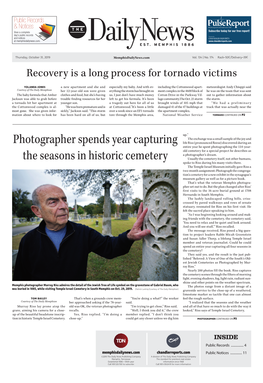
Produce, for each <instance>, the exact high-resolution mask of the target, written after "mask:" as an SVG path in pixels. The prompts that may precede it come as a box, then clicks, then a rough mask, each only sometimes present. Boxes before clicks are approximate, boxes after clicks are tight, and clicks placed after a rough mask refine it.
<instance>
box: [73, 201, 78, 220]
mask: <svg viewBox="0 0 263 383" xmlns="http://www.w3.org/2000/svg"><path fill="white" fill-rule="evenodd" d="M74 221H78V206H77V200H76V199H75V207H74Z"/></svg>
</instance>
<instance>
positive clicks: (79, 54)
mask: <svg viewBox="0 0 263 383" xmlns="http://www.w3.org/2000/svg"><path fill="white" fill-rule="evenodd" d="M8 8H9V10H8V12H9V13H8V16H7V17H6V18H7V20H8V23H7V27H6V28H5V36H6V37H5V40H6V41H5V44H6V46H7V49H6V53H5V55H4V56H3V58H2V64H3V67H4V70H3V71H2V75H3V80H4V83H5V84H6V86H5V90H3V92H2V96H3V100H2V104H3V105H4V124H3V138H4V139H3V142H2V173H3V179H4V180H5V181H4V182H3V183H2V190H1V195H2V201H8V202H4V203H3V217H2V223H1V225H2V226H1V227H2V236H3V237H2V238H3V240H2V242H3V243H4V251H3V260H4V261H3V262H4V267H3V269H2V271H3V272H2V281H3V286H2V294H3V298H2V299H3V302H4V304H3V308H4V310H3V314H2V317H3V319H4V323H5V325H4V332H3V339H4V347H3V348H4V351H5V352H4V354H6V356H5V362H4V364H5V365H6V367H7V370H8V374H9V375H10V378H9V379H8V380H9V381H12V382H13V381H17V379H19V380H20V381H23V382H24V381H27V382H33V381H41V382H42V381H47V380H49V381H51V382H55V381H58V380H59V381H65V382H69V381H72V380H79V379H81V380H90V379H96V381H98V382H101V381H104V380H106V379H107V381H110V382H112V381H116V380H117V381H118V380H120V379H123V377H124V379H125V380H127V381H129V382H130V381H134V380H135V379H141V380H142V379H150V380H151V381H153V382H157V381H159V380H160V379H169V380H170V379H172V380H173V381H177V380H178V379H184V381H186V382H190V381H192V380H193V379H194V380H198V381H199V380H201V379H202V381H204V382H208V381H210V380H211V379H213V381H216V382H219V381H221V380H222V379H224V380H226V381H227V382H230V381H233V379H235V380H237V381H239V382H245V381H247V379H253V378H252V376H255V374H256V373H257V372H258V370H259V363H260V359H259V358H260V350H259V341H260V340H259V339H260V337H259V335H258V334H259V333H260V327H259V324H260V322H262V317H260V305H261V294H260V292H261V291H262V288H261V285H260V275H261V264H262V261H261V255H262V250H261V247H260V244H259V241H260V235H259V223H260V221H259V217H260V214H261V200H260V178H261V175H260V169H259V167H260V163H261V160H260V144H261V139H260V138H261V125H262V123H261V120H260V118H259V116H261V105H260V98H259V96H260V92H261V83H262V81H261V75H260V73H261V69H260V68H261V62H262V61H261V49H260V43H259V41H258V40H259V30H258V29H259V27H258V25H259V20H258V17H259V16H258V12H259V9H256V7H253V6H252V5H251V4H247V3H243V2H241V3H240V2H237V1H234V2H226V1H222V2H221V3H220V4H215V5H213V4H211V3H210V2H207V1H205V2H203V3H199V4H197V3H196V2H193V1H190V2H188V3H183V4H182V3H180V4H177V3H175V2H171V1H164V2H161V3H150V2H144V3H143V2H138V1H134V2H132V3H126V4H124V3H121V2H113V3H112V2H104V1H102V2H99V3H98V4H88V3H86V2H83V1H79V2H77V3H76V4H73V3H63V4H61V3H59V4H58V3H55V4H52V5H51V4H50V5H49V6H43V4H41V5H40V4H37V3H33V2H32V3H31V2H28V3H25V4H20V3H18V2H14V3H12V7H8ZM7 153H8V154H7ZM132 175H135V178H137V181H136V182H135V181H134V179H133V178H131V176H132ZM113 176H115V178H114V177H113ZM85 177H86V178H85ZM103 177H104V178H103ZM87 179H88V180H89V181H88V182H90V184H91V186H92V188H93V189H95V188H97V190H99V194H98V193H97V194H94V193H93V192H92V190H93V189H92V188H91V189H92V190H91V189H90V188H89V189H87V188H86V184H85V182H86V181H87ZM85 180H86V181H85ZM101 180H103V181H101ZM123 180H124V182H126V184H128V185H131V189H132V194H131V196H130V198H129V196H127V198H126V197H125V198H126V199H125V200H124V199H121V197H120V196H118V195H117V194H116V187H117V185H118V184H120V182H121V181H123ZM125 180H128V181H125ZM103 182H104V183H103ZM42 184H53V185H56V186H58V187H60V188H62V189H63V191H64V192H65V194H66V196H67V200H68V206H69V207H71V209H70V213H69V216H70V218H69V219H70V222H73V224H74V225H75V224H77V225H82V227H83V225H85V226H90V227H91V228H93V229H95V230H96V231H100V232H102V234H103V235H104V236H105V235H108V236H111V235H112V233H113V235H114V236H117V235H119V234H120V233H122V232H124V231H126V230H130V229H131V228H132V226H133V224H134V223H135V222H136V217H137V214H138V205H136V206H137V207H135V205H134V204H135V202H136V200H139V201H140V200H141V201H143V205H144V209H146V208H147V209H148V212H147V215H146V217H145V218H144V223H143V227H142V229H143V230H150V231H151V234H148V235H147V236H146V237H144V238H143V239H142V240H140V241H136V242H135V243H134V244H133V245H132V247H131V249H130V250H129V252H128V254H127V255H122V256H120V257H118V258H116V260H118V261H117V263H114V262H115V259H113V260H105V259H104V258H102V257H100V256H98V255H94V254H92V255H90V256H89V266H88V271H87V274H86V276H87V278H86V279H84V280H63V278H62V279H60V280H56V279H54V277H52V276H53V275H55V274H53V268H52V270H49V271H50V274H48V275H50V277H47V278H46V280H45V277H43V275H46V274H44V272H43V270H44V269H45V268H46V264H45V262H49V261H48V260H49V258H50V257H51V256H50V254H49V251H47V250H43V249H40V250H39V252H42V253H45V251H46V253H45V254H44V257H43V260H42V261H41V262H43V264H41V265H39V264H37V262H36V260H35V259H33V260H32V267H31V271H32V275H33V277H32V278H31V279H30V277H28V278H27V277H25V278H22V277H21V278H17V279H16V278H15V277H14V276H13V275H14V274H13V273H14V268H15V265H16V262H18V263H19V264H20V263H21V262H20V259H19V253H18V255H17V250H18V247H19V242H20V240H21V238H22V237H23V236H24V234H25V233H26V232H27V231H28V230H33V229H34V228H35V227H37V226H38V225H39V224H40V222H41V220H42V218H43V217H42V216H41V215H39V216H34V217H33V215H32V217H31V218H29V219H28V221H27V219H26V218H23V214H22V213H21V212H20V213H19V214H17V209H18V207H17V206H16V207H17V209H16V211H14V209H15V208H14V206H15V205H14V204H15V202H14V201H15V198H17V199H19V198H20V199H22V197H23V196H24V197H26V199H27V200H31V199H32V192H33V190H34V189H35V188H37V187H38V186H40V185H42ZM11 185H12V195H13V197H12V206H11V199H10V198H9V194H10V189H11ZM83 185H84V186H83ZM3 186H6V187H5V188H4V189H3ZM81 188H82V189H83V190H82V191H83V193H77V192H78V189H81ZM6 189H7V190H6ZM93 191H94V190H93ZM23 193H24V194H23ZM107 193H108V194H107ZM6 195H8V198H6ZM100 196H103V197H104V207H103V212H104V213H102V212H99V213H98V210H97V211H96V210H94V209H95V208H94V206H95V205H96V203H98V200H97V199H98V197H100ZM109 196H110V197H109ZM4 197H5V198H4ZM108 198H112V200H111V202H112V203H113V207H111V210H109V211H110V213H109V214H108V215H107V209H108V207H107V206H106V205H107V204H106V202H105V201H106V200H107V201H108ZM17 199H16V201H17ZM102 201H103V198H102ZM131 201H133V205H132V202H131ZM124 203H126V204H127V206H126V209H128V208H129V206H130V210H129V209H128V210H126V211H125V210H122V204H124ZM129 204H130V205H129ZM84 206H89V208H90V209H91V210H87V209H86V210H84V209H83V208H84ZM116 206H117V207H116ZM27 207H28V206H27ZM79 207H81V209H80V210H79ZM28 209H29V211H31V209H30V208H29V207H28ZM92 209H93V210H92ZM11 210H12V238H11V236H10V228H9V220H10V219H11ZM25 211H26V210H25ZM139 214H140V211H139ZM24 216H26V212H25V213H24ZM21 217H22V218H21ZM26 221H27V222H26ZM28 225H30V226H28ZM115 225H118V226H115ZM77 227H80V226H77ZM116 227H117V229H116ZM19 228H21V229H20V231H18V229H19ZM31 238H32V237H31ZM16 241H17V242H16ZM36 242H37V241H36V240H31V242H30V245H28V247H27V248H26V250H24V253H25V254H24V257H25V259H27V258H30V257H31V252H34V251H35V248H36V247H37V246H38V244H37V243H36ZM12 243H13V245H12ZM11 246H13V251H12V266H11V260H10V258H11V257H10V254H11V249H10V247H11ZM61 246H62V245H61ZM69 246H71V248H70V252H71V254H73V257H74V258H75V263H77V262H78V259H79V258H80V255H79V252H80V250H79V249H80V241H79V240H77V241H75V242H73V243H72V244H71V245H69V244H68V248H69ZM88 246H91V245H90V244H87V247H88ZM92 246H93V244H92ZM51 251H52V250H51ZM20 253H22V250H21V249H20ZM8 254H9V255H8ZM58 254H59V253H58ZM64 257H66V256H65V255H64ZM20 258H21V254H20ZM56 262H57V263H56V267H58V269H59V270H60V271H61V269H62V268H63V267H65V268H67V267H69V268H70V267H71V266H67V265H66V262H67V261H65V262H64V260H63V254H61V255H60V258H58V260H57V261H56ZM91 262H93V263H94V269H93V268H92V267H93V263H92V265H91ZM95 266H96V268H95ZM23 267H24V266H23ZM52 267H53V266H52ZM73 267H75V266H73ZM112 270H113V271H112ZM134 270H135V271H134ZM27 271H28V270H27ZM26 275H29V274H26ZM138 367H141V368H138ZM219 368H220V369H219ZM222 368H224V369H222Z"/></svg>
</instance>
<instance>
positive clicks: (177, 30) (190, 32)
mask: <svg viewBox="0 0 263 383" xmlns="http://www.w3.org/2000/svg"><path fill="white" fill-rule="evenodd" d="M88 20H89V22H88V27H86V24H85V23H84V22H83V21H80V20H75V21H73V22H72V23H71V24H70V25H69V29H68V30H69V34H70V35H71V36H72V37H74V38H80V37H83V36H84V35H85V34H86V32H87V31H88V39H89V41H97V42H98V41H101V40H107V41H125V42H128V45H127V46H126V48H127V49H131V48H132V47H133V45H134V42H135V41H140V45H142V46H147V45H151V43H152V42H153V43H154V45H157V44H160V43H161V44H163V43H168V44H169V43H178V42H180V43H183V44H185V43H191V42H192V41H193V40H194V28H193V27H192V26H191V25H180V26H175V25H163V24H162V22H160V21H159V19H158V17H154V18H151V19H150V20H147V19H145V18H140V21H139V22H138V24H139V25H130V23H129V21H128V19H127V18H122V19H121V20H118V21H117V22H116V25H109V24H107V23H106V22H105V21H104V20H102V19H100V18H89V19H88Z"/></svg>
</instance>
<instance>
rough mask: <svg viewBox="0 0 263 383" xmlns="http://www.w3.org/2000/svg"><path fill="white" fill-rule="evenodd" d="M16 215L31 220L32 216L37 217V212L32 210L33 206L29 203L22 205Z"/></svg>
mask: <svg viewBox="0 0 263 383" xmlns="http://www.w3.org/2000/svg"><path fill="white" fill-rule="evenodd" d="M16 215H17V216H18V217H19V218H26V219H27V221H29V220H30V218H31V217H35V214H34V213H33V212H32V210H31V207H30V206H29V205H21V206H20V207H19V208H18V210H17V212H16Z"/></svg>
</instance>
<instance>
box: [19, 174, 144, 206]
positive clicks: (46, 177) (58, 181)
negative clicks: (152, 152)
mask: <svg viewBox="0 0 263 383" xmlns="http://www.w3.org/2000/svg"><path fill="white" fill-rule="evenodd" d="M136 174H141V171H136ZM12 182H13V184H12V190H16V189H21V190H22V191H28V192H29V193H30V195H29V196H28V198H29V199H31V194H32V192H33V191H34V189H35V188H37V187H38V186H40V185H43V184H52V185H56V186H58V187H60V188H61V189H63V190H64V193H65V194H66V196H67V199H68V204H69V206H71V207H73V206H74V204H75V199H76V200H77V204H78V205H81V206H85V205H88V204H89V203H95V202H96V200H97V198H98V197H99V196H98V197H96V196H95V197H91V196H89V195H87V192H86V193H85V194H83V195H81V196H76V195H75V194H74V189H73V188H71V187H64V186H63V183H62V178H61V177H60V176H58V175H50V174H46V173H45V170H35V169H34V170H25V169H23V170H21V169H15V170H13V181H12ZM131 185H132V188H133V198H136V197H138V198H141V199H142V181H141V180H139V181H137V183H134V184H131ZM114 187H115V185H114V184H113V185H112V187H111V189H110V191H111V196H112V193H113V190H114ZM101 195H104V189H103V188H101ZM116 202H117V203H119V202H118V201H116ZM129 202H130V201H129Z"/></svg>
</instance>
